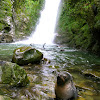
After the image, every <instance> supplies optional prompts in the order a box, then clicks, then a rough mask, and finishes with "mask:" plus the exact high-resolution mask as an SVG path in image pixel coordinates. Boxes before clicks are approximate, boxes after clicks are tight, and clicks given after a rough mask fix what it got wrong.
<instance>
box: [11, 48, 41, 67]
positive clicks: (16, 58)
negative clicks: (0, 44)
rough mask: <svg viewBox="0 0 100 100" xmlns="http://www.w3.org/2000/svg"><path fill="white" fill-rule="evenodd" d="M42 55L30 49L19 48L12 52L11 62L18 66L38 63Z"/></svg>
mask: <svg viewBox="0 0 100 100" xmlns="http://www.w3.org/2000/svg"><path fill="white" fill-rule="evenodd" d="M42 58H43V54H42V53H41V52H40V51H38V50H36V49H35V48H32V47H20V48H17V49H15V50H14V53H13V58H12V62H14V63H17V64H18V65H27V64H29V63H31V64H35V63H39V62H40V61H41V59H42Z"/></svg>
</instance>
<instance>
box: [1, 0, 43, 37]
mask: <svg viewBox="0 0 100 100" xmlns="http://www.w3.org/2000/svg"><path fill="white" fill-rule="evenodd" d="M43 2H44V0H0V33H1V34H11V35H12V36H14V37H17V38H19V37H22V36H26V35H29V34H30V32H31V31H32V30H33V29H34V28H35V26H36V23H37V20H38V18H39V16H40V10H41V9H42V7H43Z"/></svg>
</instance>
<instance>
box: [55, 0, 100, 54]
mask: <svg viewBox="0 0 100 100" xmlns="http://www.w3.org/2000/svg"><path fill="white" fill-rule="evenodd" d="M56 30H57V32H58V33H59V35H58V36H57V37H56V39H55V42H56V43H66V44H68V45H69V46H74V47H76V48H79V49H80V48H81V49H83V50H88V51H92V52H95V53H99V54H100V52H99V50H100V39H99V37H100V0H63V1H62V10H61V15H60V18H59V22H58V25H57V29H56ZM59 40H60V41H59Z"/></svg>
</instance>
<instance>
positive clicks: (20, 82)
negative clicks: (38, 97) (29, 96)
mask: <svg viewBox="0 0 100 100" xmlns="http://www.w3.org/2000/svg"><path fill="white" fill-rule="evenodd" d="M28 83H29V79H28V77H27V74H26V72H25V70H24V69H23V68H21V67H20V66H19V65H17V64H15V63H11V62H2V63H1V64H0V84H8V85H10V86H17V87H19V86H26V85H27V84H28Z"/></svg>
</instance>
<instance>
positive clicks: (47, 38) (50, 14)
mask: <svg viewBox="0 0 100 100" xmlns="http://www.w3.org/2000/svg"><path fill="white" fill-rule="evenodd" d="M60 1H61V0H45V6H44V10H43V11H42V12H41V17H40V19H39V24H38V25H37V27H36V29H35V32H32V34H31V36H30V37H29V39H28V40H24V41H20V42H19V43H25V44H30V43H34V44H44V43H46V44H53V40H54V37H55V26H56V21H57V13H58V8H59V5H60Z"/></svg>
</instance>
